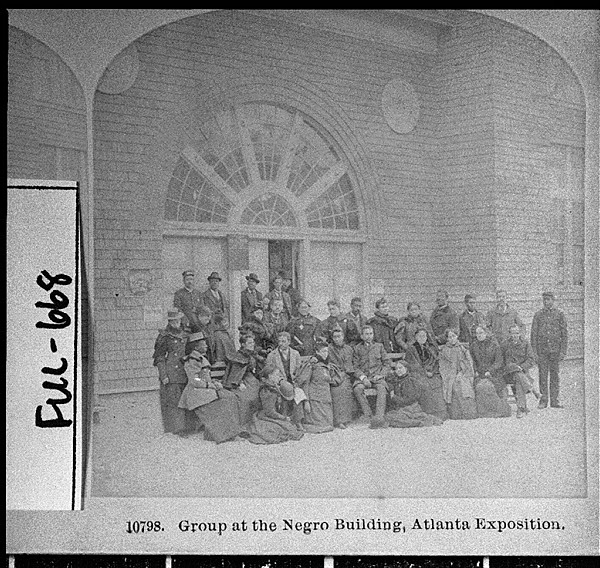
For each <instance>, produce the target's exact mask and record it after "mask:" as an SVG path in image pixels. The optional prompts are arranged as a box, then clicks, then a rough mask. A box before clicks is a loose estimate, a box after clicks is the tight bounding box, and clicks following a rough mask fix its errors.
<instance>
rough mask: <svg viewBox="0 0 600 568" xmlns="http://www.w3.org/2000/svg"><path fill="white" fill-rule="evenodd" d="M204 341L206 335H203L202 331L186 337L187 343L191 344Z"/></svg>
mask: <svg viewBox="0 0 600 568" xmlns="http://www.w3.org/2000/svg"><path fill="white" fill-rule="evenodd" d="M202 340H204V341H206V335H204V333H203V332H202V331H197V332H196V333H191V334H190V336H189V337H188V341H189V342H192V341H202Z"/></svg>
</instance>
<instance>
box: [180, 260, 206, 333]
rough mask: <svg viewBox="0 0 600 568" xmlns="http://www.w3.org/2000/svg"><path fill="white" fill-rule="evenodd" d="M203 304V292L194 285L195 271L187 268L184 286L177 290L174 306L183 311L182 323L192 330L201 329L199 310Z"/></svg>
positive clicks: (184, 273) (184, 275)
mask: <svg viewBox="0 0 600 568" xmlns="http://www.w3.org/2000/svg"><path fill="white" fill-rule="evenodd" d="M201 305H202V293H201V292H200V290H198V289H197V288H195V287H194V272H193V271H192V270H186V271H185V272H183V288H180V289H179V290H177V292H175V296H174V297H173V306H174V307H175V308H177V309H178V310H179V311H181V312H183V315H184V320H183V322H182V323H183V325H184V327H188V328H189V329H190V330H191V331H192V332H194V331H198V330H199V326H198V316H197V310H198V308H199V307H200V306H201Z"/></svg>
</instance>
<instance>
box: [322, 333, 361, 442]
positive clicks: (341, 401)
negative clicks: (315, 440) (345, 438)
mask: <svg viewBox="0 0 600 568" xmlns="http://www.w3.org/2000/svg"><path fill="white" fill-rule="evenodd" d="M331 339H332V343H330V344H329V361H330V362H331V364H333V365H335V366H336V367H337V368H338V370H339V371H340V373H341V377H342V381H341V382H340V384H339V385H332V386H331V399H332V402H333V425H334V426H335V427H336V428H340V429H341V430H345V429H346V427H347V424H348V423H350V422H352V419H353V418H354V416H355V415H356V414H357V412H358V407H357V403H356V397H355V396H354V391H353V390H352V383H353V382H354V364H353V351H352V347H351V346H350V345H348V344H347V343H346V342H345V338H344V330H343V329H342V328H341V327H340V326H338V327H335V328H333V331H332V332H331Z"/></svg>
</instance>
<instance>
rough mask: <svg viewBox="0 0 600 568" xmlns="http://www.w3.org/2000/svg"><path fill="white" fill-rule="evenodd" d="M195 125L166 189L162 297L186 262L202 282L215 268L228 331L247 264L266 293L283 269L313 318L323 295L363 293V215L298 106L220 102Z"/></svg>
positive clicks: (348, 182)
mask: <svg viewBox="0 0 600 568" xmlns="http://www.w3.org/2000/svg"><path fill="white" fill-rule="evenodd" d="M200 130H201V133H202V138H201V139H200V140H198V141H196V142H194V143H193V144H188V145H187V146H186V147H185V148H184V149H183V151H182V152H181V155H180V156H179V159H178V161H177V164H176V166H175V168H174V170H173V173H172V175H171V178H170V181H169V185H168V188H167V190H166V197H165V208H164V231H163V254H162V258H163V262H162V264H163V291H164V298H165V302H166V303H167V304H168V303H169V302H171V301H172V294H173V291H174V290H175V289H176V288H178V287H180V285H181V272H182V271H183V270H185V269H188V268H190V267H191V268H194V269H195V271H196V274H197V281H198V283H199V284H200V285H201V286H202V285H203V284H206V278H207V276H208V275H209V274H210V273H211V272H212V271H218V272H219V273H220V274H221V276H222V278H223V282H222V288H223V289H226V290H228V291H229V298H230V302H231V306H232V314H231V322H230V323H231V325H232V328H233V329H235V328H236V327H237V325H238V324H239V318H240V314H239V310H240V306H239V295H240V291H241V290H242V289H243V287H244V286H245V279H244V275H245V274H247V272H248V271H251V272H255V273H257V274H258V275H259V277H260V279H261V286H260V288H261V289H262V290H263V291H267V290H268V282H269V281H270V280H271V278H272V277H273V276H274V274H275V273H276V272H277V271H279V270H282V269H283V270H285V271H286V272H288V273H289V274H290V275H291V278H292V283H293V285H294V286H295V287H296V288H298V289H299V290H300V292H301V294H302V295H303V296H305V297H306V298H307V299H309V301H310V302H311V304H312V305H313V313H315V315H317V316H320V317H324V316H326V314H327V308H326V303H327V300H328V299H330V298H332V297H336V298H338V299H340V300H341V301H342V303H343V304H345V305H349V301H350V298H351V297H353V296H354V295H362V294H363V292H364V284H363V281H364V278H363V258H362V255H363V243H364V242H365V241H366V236H365V234H364V223H363V221H362V213H361V209H360V205H359V200H358V196H357V194H356V189H355V188H356V187H357V184H356V183H355V182H354V181H353V177H354V176H353V172H352V169H351V167H350V166H349V164H348V161H347V160H346V159H345V158H344V156H343V154H342V153H341V151H340V150H339V147H338V146H337V145H336V144H335V140H333V139H332V138H331V137H330V136H329V135H328V134H327V132H325V130H324V129H323V128H322V127H321V126H320V125H319V124H317V123H316V122H315V121H313V120H312V119H311V118H310V117H308V116H306V115H305V114H304V113H302V112H300V111H298V110H296V109H292V108H283V107H281V106H277V105H274V104H270V103H263V102H260V103H249V104H245V105H240V106H238V107H236V108H231V109H227V110H221V111H219V112H217V113H215V115H214V116H213V117H212V118H211V119H210V120H209V121H208V122H207V123H205V124H204V125H203V126H202V127H201V129H200ZM361 229H363V230H361Z"/></svg>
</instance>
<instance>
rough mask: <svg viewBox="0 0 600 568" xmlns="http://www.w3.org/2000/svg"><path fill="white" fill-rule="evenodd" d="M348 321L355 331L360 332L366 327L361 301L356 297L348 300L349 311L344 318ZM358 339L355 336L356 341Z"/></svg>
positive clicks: (365, 317)
mask: <svg viewBox="0 0 600 568" xmlns="http://www.w3.org/2000/svg"><path fill="white" fill-rule="evenodd" d="M344 317H346V318H348V320H352V321H353V322H354V325H355V327H356V329H357V330H359V331H360V330H361V329H362V328H363V327H365V325H367V316H365V315H364V314H363V311H362V299H361V298H359V297H358V296H357V297H355V298H352V300H350V311H349V312H348V313H347V314H346V315H345V316H344ZM359 339H360V338H359V337H358V336H357V337H356V341H358V340H359Z"/></svg>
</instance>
